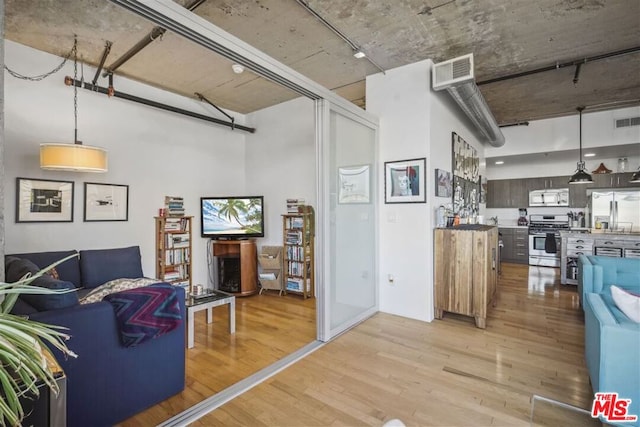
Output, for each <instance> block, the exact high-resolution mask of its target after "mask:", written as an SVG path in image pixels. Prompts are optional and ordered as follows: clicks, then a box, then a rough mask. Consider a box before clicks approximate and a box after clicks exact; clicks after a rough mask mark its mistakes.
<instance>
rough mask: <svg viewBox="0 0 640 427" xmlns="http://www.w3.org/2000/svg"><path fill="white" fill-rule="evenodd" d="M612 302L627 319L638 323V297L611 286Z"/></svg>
mask: <svg viewBox="0 0 640 427" xmlns="http://www.w3.org/2000/svg"><path fill="white" fill-rule="evenodd" d="M611 296H612V297H613V302H615V303H616V306H618V308H619V309H620V311H622V312H623V313H624V314H625V315H626V316H627V317H628V318H629V319H631V320H633V321H634V322H636V323H640V296H639V295H635V294H633V293H631V292H628V291H626V290H625V289H621V288H619V287H617V286H615V285H611Z"/></svg>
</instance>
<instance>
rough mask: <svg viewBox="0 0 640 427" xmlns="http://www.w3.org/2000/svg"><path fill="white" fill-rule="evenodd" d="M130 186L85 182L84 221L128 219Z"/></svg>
mask: <svg viewBox="0 0 640 427" xmlns="http://www.w3.org/2000/svg"><path fill="white" fill-rule="evenodd" d="M128 220H129V186H128V185H120V184H102V183H97V182H85V183H84V221H85V222H90V221H128Z"/></svg>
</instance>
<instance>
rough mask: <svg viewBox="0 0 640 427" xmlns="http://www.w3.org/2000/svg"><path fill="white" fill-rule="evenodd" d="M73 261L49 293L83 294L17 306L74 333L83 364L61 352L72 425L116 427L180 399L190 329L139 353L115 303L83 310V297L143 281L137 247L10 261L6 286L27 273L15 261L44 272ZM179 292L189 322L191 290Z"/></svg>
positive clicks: (17, 256)
mask: <svg viewBox="0 0 640 427" xmlns="http://www.w3.org/2000/svg"><path fill="white" fill-rule="evenodd" d="M70 254H78V255H79V257H75V258H72V259H70V260H69V261H66V262H64V263H63V264H60V265H59V266H57V267H56V272H57V276H59V277H58V278H52V277H45V278H44V279H43V280H45V283H44V284H43V286H47V287H53V288H77V289H79V290H78V291H77V293H76V292H72V293H68V294H63V295H56V296H53V297H51V296H42V295H40V296H38V297H41V298H35V299H34V297H33V296H27V297H26V298H23V297H24V296H21V297H20V299H19V301H18V303H17V304H16V306H15V307H14V312H16V313H18V314H25V315H28V316H29V318H30V319H33V320H36V321H40V322H43V323H47V324H51V325H59V326H64V327H67V328H69V333H70V335H71V339H70V340H69V341H68V342H67V345H68V347H69V348H70V349H71V350H72V351H74V352H75V353H76V354H78V357H77V358H69V359H65V357H64V356H63V355H62V354H60V353H59V352H57V351H54V353H55V356H56V359H57V360H58V362H59V363H60V365H61V366H62V369H63V370H64V372H65V374H66V377H67V426H69V427H74V426H83V427H86V426H92V427H96V426H111V425H114V424H116V423H118V422H120V421H123V420H125V419H127V418H129V417H131V416H133V415H135V414H136V413H138V412H140V411H142V410H144V409H146V408H148V407H150V406H153V405H155V404H157V403H159V402H161V401H163V400H165V399H167V398H168V397H170V396H173V395H175V394H177V393H179V392H181V391H182V390H183V389H184V386H185V328H184V327H183V326H181V327H177V328H175V329H173V330H171V331H170V332H167V333H165V334H164V335H161V336H159V337H157V338H155V339H151V340H149V341H147V342H144V343H142V344H139V345H137V346H135V347H124V346H123V345H122V344H121V337H120V334H119V329H118V327H117V322H116V315H115V312H114V308H113V307H112V305H111V304H110V303H108V302H106V301H100V302H94V303H91V304H82V305H81V304H78V295H77V294H79V295H80V296H82V294H84V293H87V292H88V291H90V290H91V289H92V288H95V287H97V286H99V285H101V284H103V283H106V282H108V281H110V280H113V279H118V278H139V277H142V264H141V257H140V249H139V248H138V247H137V246H133V247H129V248H117V249H104V250H86V251H79V252H76V251H63V252H41V253H27V254H15V255H8V256H7V257H6V258H5V261H6V268H7V280H8V279H9V278H10V277H9V275H10V274H12V275H14V276H15V275H16V274H19V273H20V272H17V270H16V271H10V270H11V269H14V270H15V269H16V268H18V267H20V264H19V263H17V262H16V259H18V260H24V259H27V260H30V261H32V262H33V263H35V264H36V265H37V266H38V267H40V268H44V267H46V266H48V265H50V264H51V263H53V262H55V261H58V260H60V259H62V258H64V257H65V256H67V255H70ZM9 273H10V274H9ZM8 281H9V280H8ZM34 284H36V285H37V284H38V283H34ZM175 290H176V292H177V294H175V295H176V296H177V298H178V303H179V307H180V313H181V314H182V319H183V321H184V322H186V317H185V316H186V311H185V305H184V297H185V295H184V291H183V290H182V289H181V288H178V287H176V288H175Z"/></svg>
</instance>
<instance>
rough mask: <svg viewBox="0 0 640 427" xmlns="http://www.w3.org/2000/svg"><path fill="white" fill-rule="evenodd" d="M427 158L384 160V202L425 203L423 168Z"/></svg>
mask: <svg viewBox="0 0 640 427" xmlns="http://www.w3.org/2000/svg"><path fill="white" fill-rule="evenodd" d="M426 165H427V159H426V158H425V157H423V158H420V159H410V160H399V161H394V162H385V164H384V170H385V177H384V191H385V197H384V202H385V203H425V202H426V201H427V191H426V187H425V185H426V183H425V181H426V179H425V169H426Z"/></svg>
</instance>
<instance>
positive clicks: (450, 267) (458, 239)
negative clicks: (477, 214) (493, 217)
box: [434, 224, 498, 329]
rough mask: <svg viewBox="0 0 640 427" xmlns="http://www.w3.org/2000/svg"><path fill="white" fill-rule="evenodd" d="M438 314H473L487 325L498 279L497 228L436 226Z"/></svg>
mask: <svg viewBox="0 0 640 427" xmlns="http://www.w3.org/2000/svg"><path fill="white" fill-rule="evenodd" d="M434 240H435V245H434V251H435V255H434V264H435V267H434V268H435V274H434V276H435V283H434V301H435V317H436V319H442V317H443V315H444V312H445V311H448V312H451V313H458V314H463V315H465V316H473V317H474V318H475V322H476V326H477V327H478V328H482V329H484V328H485V327H486V319H487V309H488V308H487V306H488V305H489V304H490V303H491V302H493V301H495V294H496V288H497V283H498V228H497V227H495V226H489V225H481V224H468V225H459V226H457V227H451V228H437V229H436V230H435V238H434Z"/></svg>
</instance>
